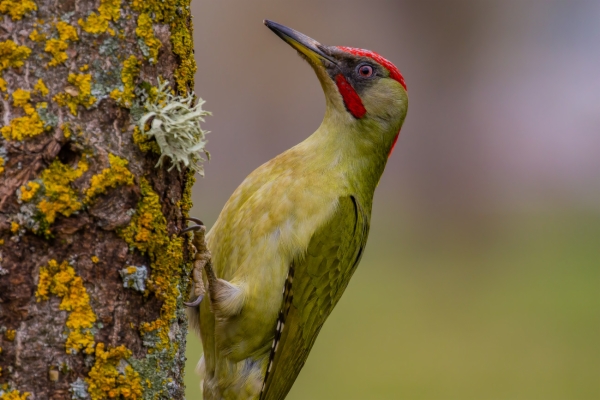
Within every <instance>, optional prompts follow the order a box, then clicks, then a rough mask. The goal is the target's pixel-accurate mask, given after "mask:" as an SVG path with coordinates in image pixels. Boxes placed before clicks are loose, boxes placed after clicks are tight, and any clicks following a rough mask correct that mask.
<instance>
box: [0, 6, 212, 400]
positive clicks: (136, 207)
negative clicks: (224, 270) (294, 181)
mask: <svg viewBox="0 0 600 400" xmlns="http://www.w3.org/2000/svg"><path fill="white" fill-rule="evenodd" d="M189 2H190V0H131V1H128V0H0V17H2V20H1V21H0V78H1V79H0V127H1V133H2V135H1V136H0V348H1V350H0V368H1V370H0V399H3V400H4V399H24V398H29V399H67V398H68V399H71V398H73V399H85V398H90V399H94V400H95V399H105V398H127V399H142V398H143V399H156V398H165V399H167V398H168V399H183V398H184V386H183V369H184V361H185V337H186V333H187V320H186V317H185V313H184V312H183V308H182V307H183V306H182V300H183V298H184V297H186V293H187V292H188V290H189V279H188V275H189V273H190V270H191V263H190V259H191V256H192V247H191V245H190V241H189V238H188V237H187V236H179V235H178V232H180V230H181V229H182V227H183V226H184V224H185V222H184V218H185V217H186V216H187V213H188V211H189V209H190V207H191V201H190V191H191V185H192V184H193V181H194V169H195V170H198V169H199V168H200V167H199V166H198V163H199V161H200V159H199V158H198V157H197V156H195V155H191V156H190V155H189V154H183V155H182V153H181V151H179V153H177V152H176V153H173V152H171V153H169V151H170V150H169V149H171V150H172V148H169V147H168V146H167V147H164V146H163V145H165V143H166V142H165V138H164V137H161V136H160V135H159V134H156V135H155V136H154V137H152V135H151V133H150V131H152V130H153V129H154V128H152V129H150V128H151V126H154V125H153V120H154V119H155V118H158V115H159V113H160V112H159V111H156V110H160V109H161V107H163V106H165V104H170V103H172V102H177V104H178V107H179V108H178V110H179V111H181V109H183V108H186V107H187V108H186V110H184V111H186V112H193V111H197V109H194V107H193V106H191V104H192V103H191V101H192V100H191V99H192V98H191V97H189V98H187V99H186V98H184V97H178V96H177V95H176V93H179V94H180V95H182V96H185V95H187V94H188V93H190V91H191V89H192V88H193V75H194V72H195V63H194V59H193V50H192V32H191V30H192V24H191V16H190V8H189ZM161 82H163V84H161ZM164 82H168V83H170V88H172V90H171V89H170V88H169V86H166V84H165V83H164ZM186 101H187V102H186ZM152 104H153V107H155V111H156V112H154V113H152V114H151V115H150V114H148V112H149V109H150V108H151V107H150V106H151V105H152ZM182 104H183V105H182ZM179 111H178V112H179ZM144 114H145V120H144V121H146V122H147V123H141V124H139V123H138V122H139V121H140V118H142V116H143V115H144ZM198 115H199V114H198ZM198 115H196V117H197V116H198ZM196 119H198V118H196ZM188 123H189V121H188ZM195 123H196V124H197V122H195ZM156 126H157V127H158V128H157V129H158V130H160V124H157V125H156ZM147 131H148V132H147ZM166 140H167V141H169V140H171V138H169V137H167V138H166ZM167 144H169V143H167ZM170 144H173V143H170ZM196 144H198V143H196ZM175 145H177V143H175ZM165 146H166V145H165ZM184 147H185V146H184ZM200 147H201V146H196V148H195V150H198V148H200ZM180 150H181V149H180ZM184 153H185V149H184ZM161 154H162V155H161ZM165 155H166V156H168V157H170V158H171V160H172V162H173V166H175V167H176V168H172V169H170V168H171V165H169V162H168V158H167V159H166V160H165V161H166V163H164V164H162V161H163V160H162V157H163V156H165ZM190 160H191V161H190ZM159 161H160V162H159ZM180 161H181V162H182V163H183V162H186V163H185V165H183V164H182V163H180ZM157 162H159V166H158V167H155V165H156V164H157ZM188 165H190V166H192V167H193V168H186V166H188ZM169 169H170V170H169Z"/></svg>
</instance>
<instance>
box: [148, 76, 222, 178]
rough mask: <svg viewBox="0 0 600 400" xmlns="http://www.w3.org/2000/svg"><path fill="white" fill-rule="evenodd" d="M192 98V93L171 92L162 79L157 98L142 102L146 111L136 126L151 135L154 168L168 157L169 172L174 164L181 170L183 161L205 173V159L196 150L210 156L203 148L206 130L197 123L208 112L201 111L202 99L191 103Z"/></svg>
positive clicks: (208, 113)
mask: <svg viewBox="0 0 600 400" xmlns="http://www.w3.org/2000/svg"><path fill="white" fill-rule="evenodd" d="M194 97H195V96H194V94H190V95H188V96H186V97H181V96H176V95H173V94H171V93H170V88H169V84H168V82H166V81H165V82H160V83H159V87H158V94H157V96H156V99H155V100H154V101H150V100H149V99H146V101H145V102H144V107H145V109H146V111H147V112H146V113H145V114H144V115H143V116H142V117H141V118H140V120H139V122H138V127H139V129H140V131H141V132H142V133H143V134H144V135H145V136H147V137H149V138H154V139H155V140H156V143H157V144H158V146H159V148H160V153H161V154H160V158H159V159H158V163H157V164H156V167H160V166H162V163H163V158H164V157H168V158H170V159H171V167H170V168H169V171H170V170H171V169H173V168H174V167H177V169H178V170H180V169H181V164H183V165H185V166H186V167H189V168H191V169H192V170H194V171H196V172H198V173H200V175H203V174H204V168H203V166H202V162H203V161H204V159H203V158H202V157H201V156H200V154H199V152H201V151H204V153H205V154H206V155H207V156H208V157H210V156H209V154H208V152H207V151H206V150H205V149H204V147H205V145H206V139H205V138H206V134H207V133H208V132H207V131H204V130H202V128H201V127H200V123H201V122H204V117H205V116H207V115H211V113H210V112H208V111H204V110H202V105H203V104H204V101H203V100H202V99H198V102H197V103H196V104H195V105H194ZM147 124H148V125H149V127H148V126H147ZM146 128H149V129H146Z"/></svg>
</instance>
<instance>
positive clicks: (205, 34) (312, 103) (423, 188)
mask: <svg viewBox="0 0 600 400" xmlns="http://www.w3.org/2000/svg"><path fill="white" fill-rule="evenodd" d="M192 13H193V15H194V24H195V36H194V39H195V48H196V58H197V62H198V73H197V76H196V93H197V94H198V95H199V96H200V97H202V98H204V99H205V100H206V101H207V103H206V105H205V107H206V108H207V109H209V110H211V111H212V112H213V113H214V116H213V117H210V118H209V119H208V121H207V122H206V124H205V127H206V128H207V129H209V130H211V131H212V133H211V134H210V135H209V145H208V149H209V150H210V152H211V154H212V160H211V161H210V162H209V163H207V164H206V177H205V178H203V179H199V180H198V182H197V183H196V185H195V187H194V210H193V211H192V214H193V215H194V216H197V217H200V218H202V220H203V221H205V223H207V225H208V226H211V225H212V224H213V223H214V221H215V220H216V218H217V216H218V214H219V212H220V210H221V208H222V206H223V205H224V204H225V202H226V201H227V199H228V198H229V196H230V195H231V193H232V192H233V190H234V189H235V188H236V187H237V186H238V185H239V184H240V183H241V181H242V180H243V179H244V178H245V177H246V176H247V175H248V174H249V173H250V172H251V171H252V170H254V169H255V168H256V167H258V166H259V165H261V164H262V163H264V162H265V161H267V160H269V159H270V158H272V157H274V156H276V155H277V154H279V153H281V152H282V151H284V150H286V149H287V148H289V147H291V146H293V145H295V144H296V143H298V142H300V141H302V140H303V139H304V138H306V137H307V136H308V135H309V134H311V133H312V132H313V131H314V130H315V129H316V128H317V127H318V126H319V124H320V121H321V119H322V116H323V111H324V104H325V103H324V98H323V94H322V93H321V88H320V86H319V83H318V81H317V79H316V78H315V77H314V76H313V72H312V70H311V69H310V67H309V66H308V65H307V64H306V63H305V62H303V61H302V60H301V59H300V58H299V57H298V56H297V55H296V54H295V52H294V51H293V50H292V49H291V48H290V47H289V46H288V45H286V44H285V43H284V42H283V41H281V40H280V39H279V38H278V37H276V36H275V35H274V34H273V33H272V32H271V31H269V30H268V29H267V28H266V27H265V26H263V24H262V20H263V19H264V18H269V19H273V20H275V21H277V22H280V23H283V24H285V25H288V26H291V27H293V28H295V29H298V30H300V31H301V32H303V33H306V34H308V35H309V36H311V37H314V38H315V39H317V40H319V41H320V42H322V43H324V44H328V45H346V46H353V47H362V48H367V49H371V50H375V51H377V52H379V53H380V54H382V55H383V56H384V57H386V58H388V59H389V60H391V61H392V62H393V63H395V64H396V65H397V66H398V67H399V69H400V70H401V71H402V73H403V75H404V77H405V78H406V81H407V84H408V91H409V96H410V107H409V112H408V117H407V120H406V123H405V124H404V127H403V129H402V134H401V135H400V140H399V142H398V145H397V147H396V150H395V152H394V154H393V156H392V157H391V159H390V161H389V163H388V166H387V169H386V171H385V174H384V176H383V178H382V180H381V183H380V185H379V188H378V189H377V192H376V194H375V204H374V211H373V219H372V225H371V235H370V239H369V244H368V246H367V248H366V252H365V255H364V257H363V260H362V263H361V265H360V267H359V268H358V270H357V272H356V274H355V275H354V277H353V279H352V281H351V283H350V285H349V287H348V289H347V291H346V293H345V295H344V297H343V298H342V300H341V301H340V303H339V305H338V306H337V308H336V309H335V310H334V312H333V314H332V315H331V317H330V318H329V320H328V322H327V323H326V324H325V326H324V328H323V330H322V331H321V334H320V336H319V338H318V340H317V342H316V345H315V347H314V348H313V351H312V353H311V355H310V357H309V359H308V361H307V363H306V366H305V367H304V370H303V371H302V373H301V374H300V376H299V378H298V380H297V381H296V384H295V385H294V387H293V389H292V391H291V393H290V395H289V396H288V399H290V400H319V399H348V400H352V399H361V400H371V399H372V400H385V399H460V400H468V399H544V400H546V399H561V400H562V399H599V398H600V290H599V289H600V1H598V0H595V1H579V0H575V1H553V0H494V1H492V0H460V1H459V0H439V1H433V0H426V1H423V0H413V1H408V0H406V1H400V0H396V1H383V0H377V1H376V0H369V1H368V2H367V1H364V0H363V1H359V0H345V1H307V0H304V1H302V2H291V1H286V2H283V1H256V0H254V1H242V0H238V1H229V0H222V1H201V0H193V1H192ZM189 339H190V340H189V342H188V359H189V360H188V370H187V373H186V382H187V386H188V389H187V390H188V399H200V398H201V395H200V391H199V389H198V378H197V376H196V375H195V373H194V372H193V369H194V366H195V364H196V363H197V361H198V359H199V358H200V354H201V346H200V344H199V341H198V339H196V338H195V337H193V336H192V335H190V338H189Z"/></svg>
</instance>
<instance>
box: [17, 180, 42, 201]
mask: <svg viewBox="0 0 600 400" xmlns="http://www.w3.org/2000/svg"><path fill="white" fill-rule="evenodd" d="M39 188H40V184H39V183H37V182H35V181H31V182H27V186H21V200H22V201H25V202H28V201H30V200H31V199H33V196H35V193H36V192H37V191H38V189H39Z"/></svg>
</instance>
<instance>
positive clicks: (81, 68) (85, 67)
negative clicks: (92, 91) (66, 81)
mask: <svg viewBox="0 0 600 400" xmlns="http://www.w3.org/2000/svg"><path fill="white" fill-rule="evenodd" d="M88 69H90V66H89V65H87V64H84V65H82V66H81V67H79V70H80V71H81V72H85V71H87V70H88Z"/></svg>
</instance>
